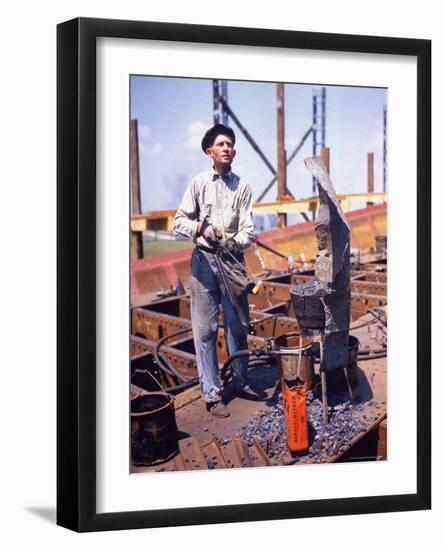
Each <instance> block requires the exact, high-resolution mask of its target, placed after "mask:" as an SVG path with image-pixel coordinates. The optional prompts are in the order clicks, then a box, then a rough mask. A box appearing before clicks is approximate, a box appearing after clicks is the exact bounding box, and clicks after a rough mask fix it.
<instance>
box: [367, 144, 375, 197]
mask: <svg viewBox="0 0 442 550" xmlns="http://www.w3.org/2000/svg"><path fill="white" fill-rule="evenodd" d="M367 193H374V153H368V154H367ZM367 206H373V202H372V201H367Z"/></svg>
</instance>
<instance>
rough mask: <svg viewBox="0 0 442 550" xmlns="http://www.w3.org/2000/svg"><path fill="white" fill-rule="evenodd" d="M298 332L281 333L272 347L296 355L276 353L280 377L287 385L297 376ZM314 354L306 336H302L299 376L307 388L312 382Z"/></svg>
mask: <svg viewBox="0 0 442 550" xmlns="http://www.w3.org/2000/svg"><path fill="white" fill-rule="evenodd" d="M299 339H300V337H299V333H298V332H288V333H287V334H281V336H278V337H277V338H275V340H274V349H275V350H279V351H290V352H291V353H295V354H296V355H278V356H277V357H278V367H279V371H280V375H281V378H283V379H284V380H285V381H286V382H287V384H288V385H290V382H291V381H293V380H295V379H296V378H297V373H298V360H299ZM314 361H315V359H314V356H313V354H312V346H311V343H310V340H309V339H308V338H305V337H304V338H303V344H302V349H301V365H300V369H299V375H300V377H301V378H302V379H303V380H304V381H305V383H306V385H307V388H309V389H310V388H312V387H313V383H314V374H315V372H314Z"/></svg>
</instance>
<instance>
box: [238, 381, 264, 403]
mask: <svg viewBox="0 0 442 550" xmlns="http://www.w3.org/2000/svg"><path fill="white" fill-rule="evenodd" d="M236 395H237V397H241V398H242V399H249V400H250V401H265V400H266V399H267V398H268V395H267V394H266V393H265V392H262V391H261V392H260V391H257V390H254V389H253V388H251V387H250V386H249V385H248V384H244V385H243V386H241V387H240V388H239V389H237V390H236Z"/></svg>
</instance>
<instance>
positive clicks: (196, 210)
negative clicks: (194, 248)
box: [173, 170, 254, 249]
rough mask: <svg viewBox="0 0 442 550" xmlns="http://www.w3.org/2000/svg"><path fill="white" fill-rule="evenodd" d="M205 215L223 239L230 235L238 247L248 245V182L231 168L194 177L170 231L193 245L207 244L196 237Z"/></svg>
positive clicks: (250, 234) (251, 225)
mask: <svg viewBox="0 0 442 550" xmlns="http://www.w3.org/2000/svg"><path fill="white" fill-rule="evenodd" d="M206 217H207V219H208V222H209V223H211V224H212V225H213V226H214V227H216V228H217V229H219V230H220V231H221V233H222V234H223V238H224V239H227V238H229V237H234V239H235V241H236V242H237V243H238V244H239V246H240V247H241V248H242V249H244V248H247V247H248V246H250V244H251V242H252V239H253V235H254V231H253V220H252V191H251V189H250V186H249V184H248V183H246V182H244V180H242V179H241V178H240V177H239V176H237V175H236V174H235V173H234V172H231V171H230V172H228V173H227V174H224V175H223V176H219V175H218V174H217V173H216V172H215V171H214V170H209V171H208V172H203V173H202V174H199V175H198V176H195V177H194V178H193V179H192V181H191V182H190V184H189V185H188V187H187V189H186V191H185V193H184V197H183V200H182V201H181V204H180V206H179V208H178V210H177V212H176V214H175V219H174V221H173V230H174V231H175V233H177V234H178V235H182V236H184V237H188V238H191V239H193V242H194V243H195V244H201V245H203V246H209V245H208V243H207V242H206V241H205V239H204V238H203V237H202V236H201V235H200V236H199V237H197V236H196V231H197V226H198V223H199V222H202V221H203V220H204V218H206Z"/></svg>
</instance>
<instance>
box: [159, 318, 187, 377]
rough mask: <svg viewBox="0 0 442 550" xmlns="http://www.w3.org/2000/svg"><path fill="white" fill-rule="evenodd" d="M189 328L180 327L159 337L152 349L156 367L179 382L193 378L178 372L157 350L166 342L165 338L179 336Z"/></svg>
mask: <svg viewBox="0 0 442 550" xmlns="http://www.w3.org/2000/svg"><path fill="white" fill-rule="evenodd" d="M191 330H192V328H184V329H180V330H178V331H176V332H173V333H172V334H166V335H165V336H163V337H162V338H160V339H159V340H158V342H157V343H156V345H155V347H154V349H153V355H154V357H155V361H156V363H157V365H158V367H159V368H160V369H161V370H162V371H163V372H165V373H166V374H168V375H169V376H172V377H175V378H176V379H177V380H179V381H180V382H181V383H187V382H190V381H191V380H194V378H190V377H189V376H184V375H183V374H181V373H180V372H178V371H177V370H176V369H175V367H174V366H173V365H172V364H171V362H170V361H169V360H168V359H167V358H166V357H164V355H160V353H159V350H160V347H161V346H162V345H163V344H164V342H166V340H168V339H169V338H173V337H175V336H179V335H181V334H186V333H187V332H190V331H191ZM175 387H176V386H175Z"/></svg>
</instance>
